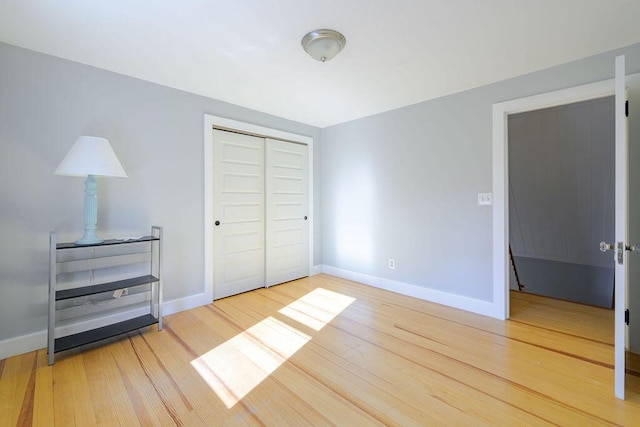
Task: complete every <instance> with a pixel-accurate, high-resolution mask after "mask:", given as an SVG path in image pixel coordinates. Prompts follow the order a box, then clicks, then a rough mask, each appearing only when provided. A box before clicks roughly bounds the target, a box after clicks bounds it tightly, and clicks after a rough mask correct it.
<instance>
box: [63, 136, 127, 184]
mask: <svg viewBox="0 0 640 427" xmlns="http://www.w3.org/2000/svg"><path fill="white" fill-rule="evenodd" d="M54 173H55V174H56V175H68V176H87V175H95V176H111V177H120V178H126V177H127V174H126V173H125V171H124V169H123V168H122V165H121V164H120V161H119V160H118V158H117V157H116V154H115V153H114V152H113V149H112V148H111V145H109V141H108V140H106V139H104V138H98V137H96V136H80V137H78V139H77V140H76V143H75V144H73V147H71V150H69V152H68V153H67V155H66V156H65V157H64V159H62V162H60V164H59V165H58V168H57V169H56V171H55V172H54Z"/></svg>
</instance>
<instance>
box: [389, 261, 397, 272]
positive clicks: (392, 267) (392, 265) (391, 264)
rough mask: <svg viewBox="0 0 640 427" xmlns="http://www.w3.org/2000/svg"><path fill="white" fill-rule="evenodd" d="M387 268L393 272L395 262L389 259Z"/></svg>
mask: <svg viewBox="0 0 640 427" xmlns="http://www.w3.org/2000/svg"><path fill="white" fill-rule="evenodd" d="M389 268H390V269H391V270H395V269H396V260H395V259H393V258H389Z"/></svg>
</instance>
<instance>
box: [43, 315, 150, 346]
mask: <svg viewBox="0 0 640 427" xmlns="http://www.w3.org/2000/svg"><path fill="white" fill-rule="evenodd" d="M156 323H158V319H156V318H155V317H153V316H152V315H151V314H145V315H144V316H140V317H134V318H133V319H129V320H125V321H124V322H119V323H113V324H111V325H107V326H103V327H102V328H97V329H92V330H90V331H85V332H80V333H78V334H73V335H68V336H66V337H61V338H56V340H55V344H54V346H53V348H54V350H53V351H54V353H58V352H60V351H64V350H69V349H70V348H74V347H78V346H81V345H85V344H90V343H92V342H96V341H100V340H103V339H105V338H111V337H115V336H116V335H120V334H124V333H126V332H131V331H135V330H136V329H140V328H144V327H146V326H151V325H155V324H156Z"/></svg>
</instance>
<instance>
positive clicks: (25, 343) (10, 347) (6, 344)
mask: <svg viewBox="0 0 640 427" xmlns="http://www.w3.org/2000/svg"><path fill="white" fill-rule="evenodd" d="M46 346H47V331H46V330H45V331H39V332H34V333H32V334H28V335H22V336H19V337H15V338H9V339H7V340H4V341H0V360H2V359H6V358H7V357H11V356H17V355H18V354H23V353H28V352H30V351H34V350H38V349H40V348H43V347H46Z"/></svg>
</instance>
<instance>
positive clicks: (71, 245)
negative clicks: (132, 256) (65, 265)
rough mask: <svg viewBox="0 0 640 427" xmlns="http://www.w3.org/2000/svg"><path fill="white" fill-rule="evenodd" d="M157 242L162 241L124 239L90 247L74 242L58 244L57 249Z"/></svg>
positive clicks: (143, 238)
mask: <svg viewBox="0 0 640 427" xmlns="http://www.w3.org/2000/svg"><path fill="white" fill-rule="evenodd" d="M155 240H160V238H159V237H154V236H144V237H141V238H139V239H130V240H122V239H109V240H105V241H104V242H102V243H92V244H90V245H78V244H76V243H74V242H68V243H58V244H56V249H76V248H91V247H96V246H113V245H125V244H128V243H142V242H153V241H155Z"/></svg>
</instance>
